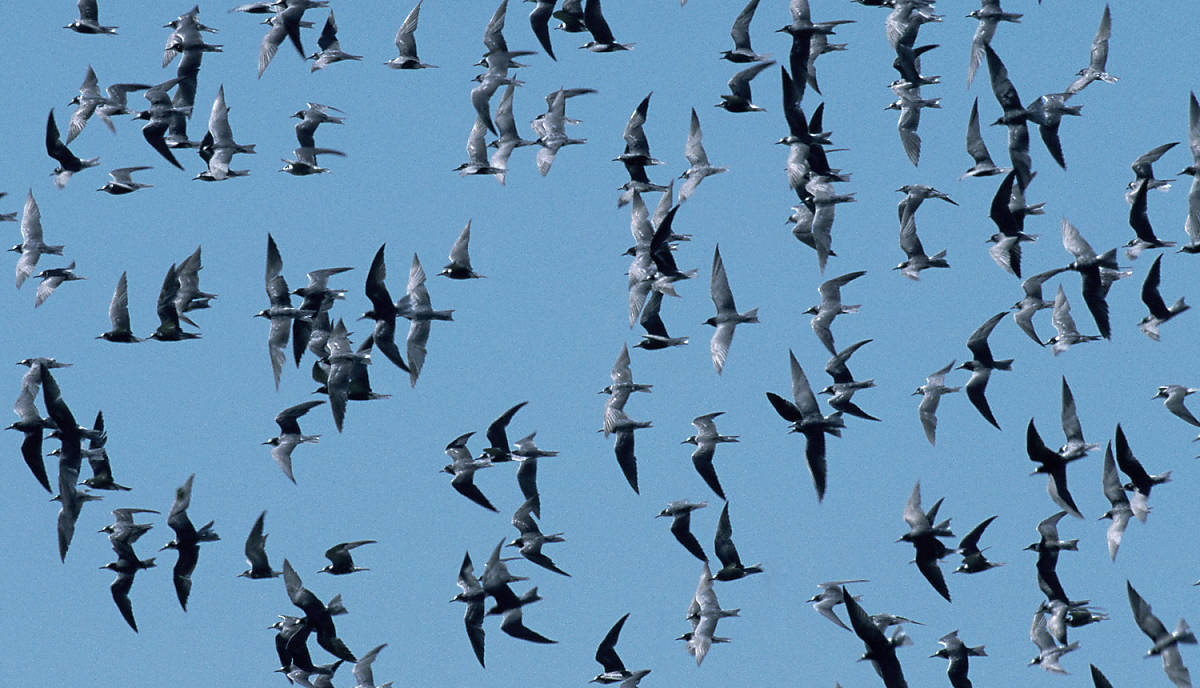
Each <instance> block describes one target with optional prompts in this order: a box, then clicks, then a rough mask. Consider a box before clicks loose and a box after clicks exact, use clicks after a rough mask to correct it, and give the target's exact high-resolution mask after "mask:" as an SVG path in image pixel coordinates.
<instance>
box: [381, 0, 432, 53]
mask: <svg viewBox="0 0 1200 688" xmlns="http://www.w3.org/2000/svg"><path fill="white" fill-rule="evenodd" d="M421 2H423V0H418V2H417V5H416V6H415V7H413V8H412V11H410V12H409V13H408V16H407V17H405V18H404V23H403V24H401V25H400V28H399V29H398V30H397V31H396V50H397V51H398V52H399V55H397V56H396V57H393V58H392V59H390V60H388V61H387V62H384V64H385V65H387V66H389V67H391V68H392V69H426V68H428V67H437V65H431V64H425V63H424V62H422V61H421V58H419V57H417V37H416V33H417V21H418V19H419V18H420V13H421Z"/></svg>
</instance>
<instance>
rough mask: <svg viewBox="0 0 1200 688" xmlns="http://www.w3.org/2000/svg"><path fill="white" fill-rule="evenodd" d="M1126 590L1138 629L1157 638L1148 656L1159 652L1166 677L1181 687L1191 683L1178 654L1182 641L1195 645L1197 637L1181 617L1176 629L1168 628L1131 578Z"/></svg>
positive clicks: (1147, 653)
mask: <svg viewBox="0 0 1200 688" xmlns="http://www.w3.org/2000/svg"><path fill="white" fill-rule="evenodd" d="M1125 590H1126V592H1128V593H1129V607H1130V609H1132V610H1133V620H1134V621H1136V622H1137V625H1138V628H1140V629H1142V633H1145V634H1146V635H1147V636H1148V637H1149V638H1150V640H1152V641H1154V645H1153V646H1152V647H1151V648H1150V649H1149V650H1147V651H1146V656H1147V657H1150V656H1153V655H1159V656H1160V657H1161V658H1162V665H1163V671H1164V672H1166V674H1167V678H1169V679H1171V683H1174V684H1175V685H1176V686H1177V687H1178V688H1185V687H1186V686H1191V685H1192V679H1191V676H1190V675H1189V674H1188V670H1187V667H1185V666H1184V665H1183V657H1182V656H1180V654H1179V645H1180V644H1181V643H1187V644H1188V645H1195V644H1196V636H1195V635H1194V634H1193V633H1192V630H1191V629H1190V628H1188V625H1187V622H1186V621H1184V620H1183V619H1180V620H1179V623H1178V624H1176V626H1175V630H1174V631H1168V630H1167V627H1166V626H1164V625H1163V622H1162V621H1159V619H1158V617H1157V616H1155V615H1154V614H1153V613H1152V612H1151V611H1150V604H1149V603H1148V602H1146V600H1144V599H1143V598H1142V596H1141V595H1139V594H1138V592H1137V590H1134V589H1133V585H1132V584H1131V583H1130V582H1129V581H1128V580H1126V581H1125Z"/></svg>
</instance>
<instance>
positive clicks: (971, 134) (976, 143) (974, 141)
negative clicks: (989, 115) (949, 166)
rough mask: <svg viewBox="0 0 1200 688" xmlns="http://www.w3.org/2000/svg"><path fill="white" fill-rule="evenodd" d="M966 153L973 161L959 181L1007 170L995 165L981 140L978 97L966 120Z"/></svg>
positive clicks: (988, 175) (1007, 169) (1002, 172)
mask: <svg viewBox="0 0 1200 688" xmlns="http://www.w3.org/2000/svg"><path fill="white" fill-rule="evenodd" d="M967 154H968V155H970V156H971V159H972V160H974V161H975V164H974V165H971V167H970V168H968V169H967V171H966V172H963V173H962V176H960V177H959V178H958V180H959V181H962V180H963V179H966V178H967V177H990V176H992V175H996V174H1004V173H1005V172H1008V171H1009V169H1010V168H1008V167H996V163H994V162H992V156H991V155H990V154H989V153H988V149H987V144H985V143H984V142H983V134H982V133H980V131H979V99H978V98H976V99H975V102H974V103H972V105H971V117H970V119H968V120H967Z"/></svg>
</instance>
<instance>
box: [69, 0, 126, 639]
mask: <svg viewBox="0 0 1200 688" xmlns="http://www.w3.org/2000/svg"><path fill="white" fill-rule="evenodd" d="M75 7H76V8H77V9H78V10H79V18H78V19H73V20H71V23H70V24H67V25H66V26H64V27H63V28H64V29H70V30H72V31H74V32H75V33H82V34H101V35H108V36H115V35H116V34H117V27H115V26H101V25H100V11H99V8H98V7H97V5H96V0H79V1H78V2H76V3H75ZM130 580H131V581H132V577H131V578H130ZM134 630H135V631H136V630H137V629H136V628H135V629H134Z"/></svg>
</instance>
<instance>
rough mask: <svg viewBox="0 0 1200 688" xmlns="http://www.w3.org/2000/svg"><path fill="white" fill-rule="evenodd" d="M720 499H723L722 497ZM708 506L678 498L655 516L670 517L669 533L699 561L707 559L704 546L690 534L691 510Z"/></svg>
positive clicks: (705, 503) (703, 503)
mask: <svg viewBox="0 0 1200 688" xmlns="http://www.w3.org/2000/svg"><path fill="white" fill-rule="evenodd" d="M722 499H724V498H723V497H722ZM706 506H708V502H689V501H688V500H686V499H679V500H676V501H674V502H671V503H670V504H668V505H667V508H665V509H663V510H662V511H660V512H658V516H655V518H659V517H663V516H669V517H670V518H671V534H672V535H674V536H675V539H676V540H678V541H679V544H681V545H683V547H684V549H686V550H687V551H689V552H691V553H692V556H694V557H696V558H697V559H699V560H700V561H708V555H707V554H705V553H704V548H703V547H701V546H700V541H699V540H697V539H696V536H695V535H693V534H692V512H693V511H695V510H696V509H703V508H704V507H706Z"/></svg>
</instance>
